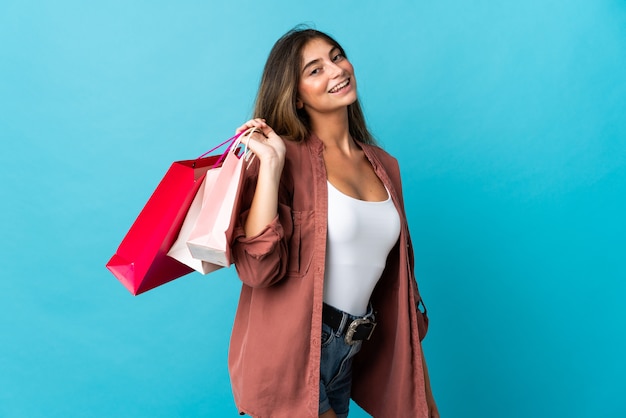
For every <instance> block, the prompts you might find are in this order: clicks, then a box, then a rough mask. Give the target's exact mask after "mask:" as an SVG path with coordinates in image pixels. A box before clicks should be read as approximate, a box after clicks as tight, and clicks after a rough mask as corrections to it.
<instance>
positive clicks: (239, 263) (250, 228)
mask: <svg viewBox="0 0 626 418" xmlns="http://www.w3.org/2000/svg"><path fill="white" fill-rule="evenodd" d="M253 127H256V128H257V129H258V130H259V131H260V132H261V133H262V134H261V133H254V134H252V135H251V136H246V137H245V138H242V142H243V143H244V144H247V145H248V147H249V148H250V149H251V150H252V152H254V154H255V155H256V158H257V159H258V161H257V162H255V163H254V165H253V166H251V167H250V170H252V172H251V173H249V175H247V176H246V179H245V182H244V184H243V185H242V188H243V190H242V195H241V200H242V207H241V210H242V212H241V213H240V216H239V217H238V220H237V226H236V228H235V234H234V237H233V242H232V250H233V256H234V259H235V267H236V268H237V273H238V274H239V278H240V279H241V280H242V281H243V282H244V283H245V284H247V285H249V286H252V287H267V286H271V285H272V284H274V283H276V282H277V281H279V280H281V279H282V278H283V277H284V276H285V274H286V271H287V265H286V263H287V260H289V257H288V249H287V247H288V242H289V240H290V239H291V233H292V220H291V208H290V207H289V206H288V205H287V204H285V203H279V200H280V198H279V188H280V178H281V174H282V170H283V166H284V163H285V144H284V142H283V140H282V138H280V137H279V136H278V135H276V133H275V132H274V131H273V130H272V128H271V127H269V126H268V125H267V124H266V123H265V121H264V120H262V119H253V120H250V121H248V122H246V123H245V124H244V125H242V126H241V127H239V128H238V129H237V132H238V133H239V132H242V131H245V130H248V129H250V128H253ZM283 200H284V198H283Z"/></svg>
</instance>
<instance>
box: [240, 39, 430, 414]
mask: <svg viewBox="0 0 626 418" xmlns="http://www.w3.org/2000/svg"><path fill="white" fill-rule="evenodd" d="M356 87H357V83H356V79H355V76H354V70H353V68H352V65H351V64H350V62H349V61H348V59H347V58H346V56H345V54H344V51H343V49H342V48H341V46H340V45H339V44H338V43H337V42H336V41H335V40H334V39H332V38H331V37H329V36H328V35H326V34H324V33H322V32H318V31H316V30H312V29H295V30H292V31H290V32H289V33H287V34H286V35H284V36H283V37H282V38H281V39H279V40H278V41H277V43H276V44H275V45H274V47H273V49H272V51H271V53H270V55H269V58H268V60H267V63H266V65H265V69H264V72H263V77H262V80H261V85H260V88H259V92H258V96H257V101H256V106H255V111H254V115H255V116H254V117H255V118H254V119H252V120H250V121H248V122H247V123H245V124H244V125H242V126H241V127H239V129H238V130H237V131H238V132H241V131H244V130H247V129H250V128H253V127H254V128H257V130H258V131H260V133H253V134H252V135H251V136H250V137H249V139H247V141H245V142H247V145H248V146H249V148H250V149H251V150H252V151H253V152H254V154H255V155H256V156H257V158H256V159H255V162H254V163H253V164H252V165H251V166H250V167H249V168H248V169H247V170H246V174H245V179H244V184H243V186H242V187H243V190H242V194H241V201H240V207H241V213H240V216H239V218H238V219H239V220H238V224H237V227H236V230H235V235H234V237H233V242H232V250H233V257H234V260H235V266H236V268H237V272H238V274H239V277H240V278H241V280H242V282H243V286H242V290H241V296H240V301H239V305H238V308H237V313H236V317H235V323H234V326H233V334H232V338H231V345H230V353H229V369H230V374H231V381H232V386H233V393H234V397H235V402H236V404H237V407H238V408H239V410H240V412H241V413H242V414H244V413H245V414H249V415H252V416H254V417H290V418H291V417H317V416H320V417H345V416H347V413H348V405H349V400H350V397H352V398H353V399H354V400H355V401H356V402H357V403H358V404H359V405H361V406H362V407H363V408H364V409H365V410H366V411H368V412H369V413H370V414H372V415H373V416H374V417H376V418H378V417H438V416H439V414H438V412H437V407H436V405H435V402H434V399H433V396H432V393H431V390H430V384H429V378H428V372H427V369H426V363H425V361H424V357H423V354H422V351H421V343H420V341H421V336H420V332H421V333H422V334H424V333H425V329H423V327H419V325H420V324H423V320H424V319H425V314H422V312H421V311H420V310H419V309H418V304H419V302H420V301H421V299H420V296H419V293H418V290H417V285H416V283H415V279H414V278H413V255H412V248H411V241H410V237H409V231H408V227H407V224H406V216H405V213H404V207H403V201H402V191H401V184H400V175H399V169H398V165H397V162H396V160H395V159H394V158H393V157H391V156H390V155H388V154H387V153H385V152H384V151H382V150H381V149H380V148H378V147H376V146H375V145H374V144H373V139H372V137H371V135H370V134H369V132H368V130H367V128H366V126H365V122H364V118H363V115H362V112H361V109H360V106H359V102H358V99H357V90H356ZM420 328H422V329H421V330H420ZM357 353H358V355H357Z"/></svg>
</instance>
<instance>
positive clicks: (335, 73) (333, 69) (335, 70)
mask: <svg viewBox="0 0 626 418" xmlns="http://www.w3.org/2000/svg"><path fill="white" fill-rule="evenodd" d="M328 72H329V74H330V76H331V78H337V77H339V76H341V75H343V73H344V69H343V68H342V67H340V66H339V65H337V64H335V63H334V62H331V63H330V66H329V67H328Z"/></svg>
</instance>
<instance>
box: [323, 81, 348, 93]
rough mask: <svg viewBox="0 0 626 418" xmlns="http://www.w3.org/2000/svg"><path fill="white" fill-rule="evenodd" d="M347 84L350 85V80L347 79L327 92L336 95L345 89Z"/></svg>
mask: <svg viewBox="0 0 626 418" xmlns="http://www.w3.org/2000/svg"><path fill="white" fill-rule="evenodd" d="M349 84H350V79H347V80H346V81H343V82H341V83H339V84H337V85H336V86H335V87H333V88H332V89H330V90H328V92H329V93H337V92H339V91H340V90H342V89H343V88H345V87H347V86H348V85H349Z"/></svg>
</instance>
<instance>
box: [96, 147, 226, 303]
mask: <svg viewBox="0 0 626 418" xmlns="http://www.w3.org/2000/svg"><path fill="white" fill-rule="evenodd" d="M237 137H238V135H237V136H235V137H233V138H230V139H229V140H228V141H226V142H224V143H223V144H221V145H219V146H218V147H216V148H214V149H213V150H211V151H209V152H207V153H206V154H208V153H210V152H212V151H214V150H215V149H217V148H219V147H221V146H222V145H225V144H226V143H228V142H229V141H234V140H235V139H236V138H237ZM231 143H232V142H231ZM227 152H228V150H227ZM206 154H204V155H206ZM204 155H203V156H201V158H198V159H195V160H185V161H177V162H174V163H173V164H172V165H171V166H170V168H169V170H168V171H167V172H166V173H165V176H164V177H163V179H162V180H161V182H160V183H159V185H158V186H157V188H156V189H155V191H154V193H153V194H152V196H151V197H150V199H149V200H148V202H147V203H146V205H145V206H144V208H143V209H142V210H141V212H140V213H139V216H138V217H137V219H136V220H135V222H134V223H133V225H132V226H131V228H130V229H129V231H128V233H127V234H126V236H125V237H124V239H123V240H122V243H121V244H120V246H119V248H118V249H117V251H116V252H115V254H114V255H113V257H111V259H110V260H109V262H108V263H107V264H106V267H107V268H108V269H109V270H110V271H111V273H113V275H114V276H115V277H116V278H117V279H118V280H119V281H120V282H122V284H123V285H124V286H126V288H127V289H128V290H129V291H130V292H131V293H132V294H133V295H138V294H140V293H143V292H146V291H148V290H150V289H153V288H155V287H157V286H160V285H162V284H165V283H167V282H170V281H172V280H174V279H177V278H179V277H181V276H184V275H186V274H188V273H191V272H192V271H193V269H192V268H190V267H188V266H186V265H184V264H182V263H180V262H178V261H177V260H175V259H173V258H171V257H168V256H167V252H168V251H169V249H170V248H171V246H172V244H173V243H174V241H175V240H176V237H177V236H178V233H179V231H180V229H181V226H182V223H183V221H184V219H185V216H186V215H187V211H188V209H189V207H190V205H191V202H192V201H193V199H194V197H195V195H196V192H197V191H198V188H199V187H200V185H201V183H202V179H203V178H204V175H205V174H206V172H207V171H208V170H209V169H210V168H212V167H215V166H216V165H219V164H220V163H221V161H222V159H223V158H224V155H216V156H210V157H206V158H202V157H204Z"/></svg>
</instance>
